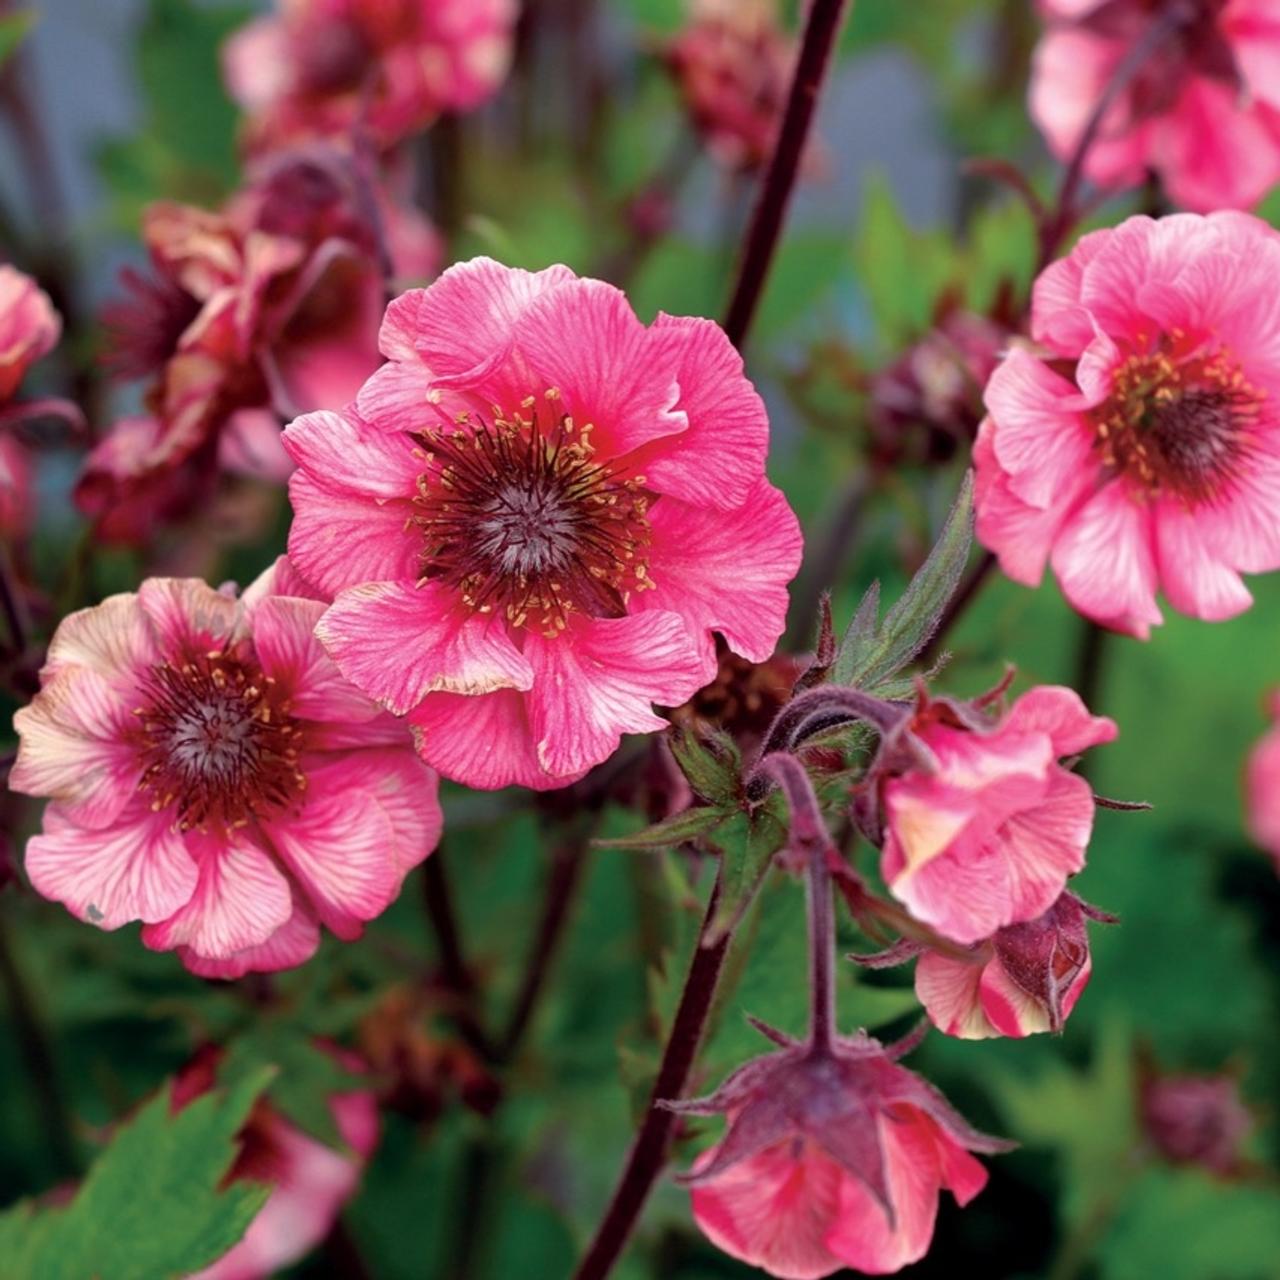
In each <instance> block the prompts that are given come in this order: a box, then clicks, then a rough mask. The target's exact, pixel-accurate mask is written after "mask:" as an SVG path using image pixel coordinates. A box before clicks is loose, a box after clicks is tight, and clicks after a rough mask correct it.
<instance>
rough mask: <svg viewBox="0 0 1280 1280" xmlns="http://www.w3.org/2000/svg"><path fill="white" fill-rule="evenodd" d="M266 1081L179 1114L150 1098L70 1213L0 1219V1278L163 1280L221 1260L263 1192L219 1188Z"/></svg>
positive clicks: (260, 1075) (164, 1100) (34, 1211)
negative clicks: (0, 1266)
mask: <svg viewBox="0 0 1280 1280" xmlns="http://www.w3.org/2000/svg"><path fill="white" fill-rule="evenodd" d="M271 1074H272V1073H271V1072H270V1071H267V1070H260V1071H258V1072H256V1073H254V1074H252V1075H248V1076H246V1077H245V1078H244V1079H243V1080H241V1081H239V1082H238V1083H237V1084H236V1085H234V1086H233V1087H231V1088H229V1089H219V1090H216V1091H214V1092H212V1093H209V1094H206V1095H205V1096H203V1097H201V1098H197V1099H196V1100H195V1101H194V1102H192V1103H189V1104H188V1105H187V1106H185V1107H184V1108H183V1109H182V1110H181V1111H180V1112H178V1114H177V1115H171V1114H170V1100H169V1095H168V1092H167V1091H166V1092H164V1093H162V1094H160V1095H158V1096H157V1097H155V1098H153V1099H152V1100H151V1101H150V1102H149V1103H147V1104H146V1105H145V1106H144V1107H143V1108H142V1110H141V1111H139V1112H138V1113H137V1115H135V1116H134V1117H133V1118H132V1119H131V1120H129V1121H128V1122H126V1123H125V1124H123V1125H122V1126H121V1127H120V1128H119V1130H118V1131H117V1132H116V1135H115V1137H114V1139H113V1140H112V1142H111V1145H110V1146H109V1147H108V1148H107V1149H106V1151H104V1152H103V1154H102V1155H101V1156H99V1158H98V1160H97V1161H96V1162H95V1164H94V1166H93V1168H92V1169H91V1170H90V1171H89V1175H88V1177H86V1178H85V1180H84V1183H83V1184H82V1185H81V1187H80V1190H79V1191H78V1192H77V1194H76V1197H75V1199H74V1200H72V1201H71V1203H70V1204H69V1205H67V1206H66V1207H65V1208H56V1209H38V1208H36V1207H35V1206H34V1205H32V1204H31V1203H30V1202H26V1201H24V1202H23V1203H21V1204H18V1205H16V1206H14V1207H12V1208H10V1209H9V1210H8V1211H6V1212H5V1213H4V1214H3V1215H0V1257H2V1258H3V1259H4V1264H3V1266H4V1275H5V1280H89V1277H93V1280H167V1278H168V1277H171V1276H173V1277H176V1276H185V1275H189V1274H190V1273H192V1272H194V1271H199V1270H201V1269H202V1268H203V1267H206V1266H208V1264H209V1263H211V1262H213V1261H214V1260H215V1259H217V1258H220V1257H221V1256H222V1255H223V1254H224V1253H226V1252H227V1250H228V1249H230V1248H231V1247H232V1245H234V1244H235V1243H236V1242H237V1241H238V1240H239V1239H240V1238H241V1237H242V1236H243V1235H244V1233H245V1231H246V1230H247V1228H248V1226H249V1223H250V1222H252V1221H253V1218H254V1216H255V1215H256V1214H257V1212H258V1210H259V1209H261V1208H262V1205H263V1202H264V1201H265V1200H266V1198H267V1195H268V1194H269V1191H270V1188H269V1187H266V1186H260V1185H255V1184H253V1183H249V1182H242V1181H240V1182H235V1183H233V1184H232V1185H231V1186H229V1187H226V1188H225V1189H223V1188H222V1181H223V1179H224V1178H225V1176H226V1174H227V1171H228V1170H229V1169H230V1168H231V1165H232V1162H233V1161H234V1160H235V1157H236V1154H237V1146H236V1135H237V1134H238V1133H239V1131H240V1129H241V1128H242V1127H243V1125H244V1123H245V1121H246V1120H247V1119H248V1116H249V1112H250V1110H251V1108H252V1107H253V1104H254V1103H255V1102H256V1101H257V1099H258V1097H259V1095H260V1094H261V1093H262V1091H263V1089H265V1088H266V1086H267V1083H268V1081H269V1080H270V1079H271Z"/></svg>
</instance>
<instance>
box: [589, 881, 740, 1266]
mask: <svg viewBox="0 0 1280 1280" xmlns="http://www.w3.org/2000/svg"><path fill="white" fill-rule="evenodd" d="M719 899H720V885H719V881H718V880H717V882H716V887H715V888H714V889H713V890H712V892H711V896H710V898H709V900H708V902H707V911H706V916H705V918H704V920H703V925H702V933H701V934H700V936H699V941H698V944H697V946H696V947H695V948H694V952H693V960H692V962H691V963H690V965H689V973H688V976H687V977H686V978H685V984H684V990H683V992H682V993H681V995H680V1005H679V1007H678V1008H677V1009H676V1016H675V1021H674V1022H673V1023H672V1026H671V1035H670V1037H669V1038H668V1040H667V1046H666V1049H665V1050H664V1051H663V1055H662V1063H661V1065H660V1066H659V1068H658V1078H657V1079H656V1080H655V1081H654V1085H653V1091H652V1092H651V1093H650V1095H649V1103H648V1106H647V1108H646V1109H645V1114H644V1120H643V1121H642V1122H641V1125H640V1130H639V1132H638V1133H637V1134H636V1139H635V1142H634V1143H633V1144H632V1147H631V1151H630V1153H629V1155H628V1156H627V1163H626V1166H625V1167H624V1168H623V1171H622V1176H621V1178H620V1179H619V1180H618V1185H617V1187H616V1189H615V1190H614V1193H613V1199H612V1200H610V1202H609V1207H608V1208H607V1209H606V1210H605V1214H604V1217H603V1218H602V1219H601V1221H600V1225H599V1226H598V1227H597V1228H596V1233H595V1237H594V1238H593V1239H592V1241H591V1244H590V1245H589V1246H588V1248H587V1252H586V1253H585V1254H584V1255H583V1258H582V1261H581V1262H580V1263H579V1264H578V1268H577V1270H576V1271H575V1272H574V1280H604V1277H606V1276H607V1275H608V1274H609V1272H610V1271H612V1270H613V1267H614V1264H615V1263H616V1262H617V1261H618V1258H619V1257H620V1256H621V1254H622V1250H623V1249H624V1248H625V1247H626V1243H627V1241H628V1240H629V1239H630V1238H631V1232H632V1230H633V1229H634V1227H635V1225H636V1221H637V1220H638V1219H639V1217H640V1211H641V1210H642V1209H643V1208H644V1204H645V1201H646V1200H647V1199H648V1198H649V1192H650V1191H651V1190H652V1189H653V1184H654V1183H655V1182H656V1181H657V1180H658V1175H659V1174H660V1173H661V1172H662V1169H663V1167H664V1166H665V1164H666V1162H667V1150H668V1147H669V1146H670V1143H671V1135H672V1132H673V1130H674V1128H675V1124H676V1119H677V1117H676V1114H675V1112H673V1111H668V1110H666V1109H665V1108H663V1107H661V1106H659V1105H658V1104H659V1103H660V1102H670V1101H674V1100H676V1099H678V1098H679V1097H680V1096H681V1095H682V1094H683V1093H684V1090H685V1085H686V1084H687V1083H688V1079H689V1073H690V1072H691V1071H692V1069H693V1064H694V1060H695V1059H696V1058H697V1054H698V1046H699V1044H700V1043H701V1041H702V1033H703V1031H704V1029H705V1028H706V1024H707V1015H708V1014H709V1013H710V1012H711V1004H712V1000H713V998H714V996H715V992H716V984H717V983H718V981H719V979H720V971H721V969H722V968H723V967H724V959H725V955H726V953H727V952H728V950H729V940H730V934H729V933H727V932H726V933H725V934H724V935H723V936H722V937H721V938H720V939H719V940H718V941H717V942H715V943H714V944H713V945H711V946H703V945H702V937H703V936H705V934H706V930H707V928H708V926H709V925H710V923H711V921H712V919H713V917H714V916H715V911H716V907H717V905H718V903H719Z"/></svg>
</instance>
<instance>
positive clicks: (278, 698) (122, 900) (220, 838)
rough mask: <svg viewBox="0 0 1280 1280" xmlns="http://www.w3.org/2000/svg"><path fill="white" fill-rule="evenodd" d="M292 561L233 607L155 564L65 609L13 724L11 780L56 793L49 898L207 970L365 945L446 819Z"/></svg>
mask: <svg viewBox="0 0 1280 1280" xmlns="http://www.w3.org/2000/svg"><path fill="white" fill-rule="evenodd" d="M305 592H306V588H305V587H303V586H302V585H301V584H299V583H298V582H297V581H296V578H295V575H294V574H293V572H292V570H291V569H290V567H289V565H288V562H287V561H281V562H280V563H279V564H278V565H276V566H274V567H273V568H272V569H269V570H268V571H267V572H266V573H265V574H264V575H262V577H260V578H259V579H258V581H257V582H256V583H254V584H253V585H252V586H251V587H250V588H249V589H248V590H247V591H246V592H245V594H244V596H243V597H242V598H241V599H239V600H237V599H235V598H234V597H233V596H232V595H231V594H229V593H224V592H218V591H213V590H212V589H210V588H209V587H207V586H205V584H204V583H203V582H198V581H195V580H193V579H176V578H170V579H164V578H152V579H148V580H147V581H146V582H144V583H143V584H142V586H141V587H140V588H139V590H138V592H137V593H136V594H128V595H117V596H112V597H110V598H109V599H107V600H105V601H104V602H103V603H102V604H100V605H97V606H95V607H94V608H91V609H83V610H81V611H80V612H78V613H73V614H71V615H70V616H68V617H67V618H64V619H63V621H62V623H61V624H60V625H59V627H58V630H57V632H56V633H55V634H54V637H53V640H52V642H51V644H50V646H49V654H48V661H47V662H46V664H45V667H44V669H43V671H42V672H41V689H40V692H39V693H38V694H37V695H36V698H35V700H34V701H33V702H32V704H31V705H30V706H29V707H26V708H25V709H23V710H22V711H19V712H18V714H17V715H16V716H15V717H14V725H15V728H16V729H17V731H18V735H19V747H18V758H17V760H16V762H15V763H14V766H13V770H12V772H11V773H10V775H9V786H10V787H11V788H13V789H14V790H15V791H20V792H23V793H25V794H27V795H35V796H47V797H49V798H50V800H51V801H52V803H51V804H49V805H48V806H47V807H46V809H45V816H44V831H43V834H41V835H38V836H35V837H33V838H32V839H31V840H30V842H29V843H28V845H27V857H26V868H27V874H28V876H29V877H30V879H31V883H32V885H33V886H34V887H35V888H36V889H37V890H38V891H39V892H40V893H42V894H44V895H45V897H48V898H52V899H55V900H56V901H59V902H62V903H64V904H65V905H66V906H67V908H68V909H69V910H70V911H71V912H72V913H73V914H74V915H76V916H78V917H79V918H80V919H82V920H87V921H89V922H90V923H92V924H96V925H98V926H99V927H100V928H103V929H117V928H119V927H120V926H121V925H122V924H125V923H127V922H128V921H131V920H142V921H143V922H144V928H143V930H142V940H143V942H144V943H145V944H146V945H147V946H149V947H152V948H154V949H156V950H170V949H175V948H176V949H177V951H178V954H179V956H180V957H181V959H182V962H183V963H184V964H185V965H186V966H187V968H189V969H191V970H192V971H193V972H195V973H199V974H202V975H204V976H208V977H221V978H231V977H239V976H240V975H242V974H244V973H246V972H248V971H250V970H272V969H285V968H289V967H291V966H293V965H297V964H301V963H302V962H303V961H304V960H306V959H307V958H308V957H309V956H310V955H311V954H312V952H314V951H315V949H316V946H317V945H318V943H319V937H320V925H321V924H322V923H323V924H325V925H327V926H328V928H329V929H330V930H332V932H334V933H335V934H337V935H338V936H339V937H340V938H344V939H347V940H350V939H353V938H357V937H359V936H360V933H361V931H362V929H363V927H364V922H365V921H366V920H371V919H373V918H374V917H375V916H377V915H378V914H379V913H381V912H382V910H383V909H384V908H385V907H386V906H387V904H388V903H389V902H391V901H392V900H393V899H394V898H395V896H396V894H397V893H398V892H399V890H400V884H401V881H402V880H403V879H404V877H405V875H406V874H407V873H408V871H409V870H410V869H411V868H412V867H414V866H416V865H417V864H418V863H419V862H421V861H422V860H423V858H425V857H426V856H427V854H428V853H430V852H431V850H432V848H434V846H435V843H436V840H437V839H438V837H439V834H440V810H439V807H438V805H437V802H436V779H435V775H434V774H433V773H432V772H431V771H430V770H429V769H426V768H425V767H424V766H422V765H421V764H420V763H419V762H418V760H417V759H416V758H415V757H414V754H413V751H412V747H411V745H410V743H409V740H408V736H407V734H406V733H405V732H404V730H403V728H402V727H401V726H399V725H397V724H396V723H395V722H394V721H393V720H391V718H390V717H388V716H385V715H383V714H381V713H380V712H379V711H378V708H377V707H376V706H374V704H373V703H371V702H369V701H368V700H367V699H365V698H364V697H362V696H361V695H360V694H359V693H357V692H356V690H354V689H352V688H351V687H350V686H349V685H347V684H346V682H345V681H344V680H343V679H342V678H341V676H340V675H339V674H338V671H337V669H336V668H335V667H334V666H333V664H332V663H331V662H330V661H329V659H328V658H327V657H326V656H325V654H324V651H323V650H322V649H321V648H320V646H319V644H318V643H317V642H316V641H315V639H314V637H313V634H312V632H313V629H314V627H315V623H316V621H317V619H318V618H319V617H320V615H321V614H322V613H323V612H324V606H323V605H322V604H320V603H319V602H318V601H315V600H312V599H304V598H301V597H302V596H303V595H304V594H305Z"/></svg>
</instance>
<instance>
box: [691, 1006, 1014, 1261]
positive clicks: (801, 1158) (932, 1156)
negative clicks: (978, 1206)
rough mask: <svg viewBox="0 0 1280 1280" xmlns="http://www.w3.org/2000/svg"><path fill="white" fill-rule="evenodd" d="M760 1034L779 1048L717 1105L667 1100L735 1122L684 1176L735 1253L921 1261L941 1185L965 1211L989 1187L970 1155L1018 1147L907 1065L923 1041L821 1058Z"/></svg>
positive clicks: (838, 1049)
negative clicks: (980, 1125)
mask: <svg viewBox="0 0 1280 1280" xmlns="http://www.w3.org/2000/svg"><path fill="white" fill-rule="evenodd" d="M761 1030H763V1031H765V1033H766V1034H767V1035H768V1036H769V1038H770V1039H772V1040H774V1041H775V1043H778V1044H780V1045H781V1046H782V1047H781V1048H780V1049H779V1050H778V1051H777V1052H774V1053H770V1054H766V1055H765V1056H764V1057H761V1058H758V1059H756V1060H755V1061H753V1062H750V1063H748V1064H747V1065H746V1066H744V1067H742V1068H740V1069H739V1070H738V1071H737V1072H735V1073H734V1074H733V1075H732V1076H730V1077H729V1079H728V1080H726V1081H725V1083H724V1084H723V1085H722V1086H721V1087H720V1088H719V1089H718V1090H717V1091H716V1092H715V1093H714V1094H712V1095H711V1096H710V1097H708V1098H704V1099H700V1100H697V1101H691V1102H681V1103H672V1104H669V1105H670V1106H671V1107H672V1109H673V1110H676V1111H679V1112H681V1113H683V1114H689V1115H713V1114H718V1113H724V1114H725V1115H726V1116H727V1117H728V1121H729V1127H728V1130H727V1132H726V1133H725V1136H724V1138H723V1139H722V1140H721V1141H720V1142H719V1143H718V1144H717V1145H716V1146H714V1147H713V1148H711V1149H710V1150H709V1151H707V1152H705V1153H704V1154H703V1155H702V1156H701V1157H700V1158H699V1159H698V1160H697V1161H696V1163H695V1164H694V1167H693V1170H692V1171H691V1173H690V1174H689V1175H688V1176H687V1177H686V1178H685V1181H686V1182H687V1183H688V1184H689V1186H690V1187H691V1188H692V1194H693V1212H694V1217H695V1218H696V1220H697V1222H698V1225H699V1226H700V1227H701V1228H702V1230H703V1231H704V1232H705V1233H706V1235H707V1236H708V1237H709V1238H710V1239H711V1240H712V1242H713V1243H715V1244H716V1245H717V1246H719V1247H720V1248H721V1249H723V1250H725V1252H727V1253H729V1254H731V1255H732V1256H734V1257H736V1258H741V1259H742V1260H744V1261H746V1262H749V1263H752V1264H753V1265H755V1266H759V1267H763V1268H764V1269H765V1270H766V1271H769V1272H770V1273H771V1274H774V1275H778V1276H788V1277H798V1276H805V1277H816V1276H825V1275H829V1274H831V1273H832V1272H834V1271H838V1270H839V1269H841V1268H842V1267H855V1268H857V1269H859V1270H862V1271H868V1272H875V1273H879V1272H886V1271H894V1270H897V1269H898V1268H899V1267H901V1266H904V1265H905V1264H907V1263H908V1262H913V1261H915V1260H916V1259H917V1258H920V1257H922V1256H923V1255H924V1253H925V1251H926V1250H927V1249H928V1247H929V1242H930V1239H931V1238H932V1235H933V1222H934V1217H935V1214H936V1212H937V1203H938V1195H939V1192H940V1191H941V1189H942V1188H943V1187H947V1188H948V1189H949V1190H950V1191H951V1192H952V1194H953V1195H954V1196H955V1198H956V1200H957V1201H958V1202H959V1203H960V1204H966V1203H968V1201H969V1200H971V1199H972V1198H973V1197H974V1196H975V1195H977V1193H978V1192H979V1191H980V1190H981V1189H982V1187H983V1186H984V1185H985V1183H986V1178H987V1175H986V1170H985V1169H984V1168H983V1167H982V1165H981V1164H979V1163H978V1161H976V1160H975V1159H973V1157H972V1156H971V1155H970V1154H969V1152H971V1151H981V1152H988V1153H993V1152H999V1151H1005V1150H1008V1149H1009V1146H1010V1145H1011V1144H1009V1143H1006V1142H1003V1141H1001V1140H1000V1139H997V1138H991V1137H988V1136H986V1135H985V1134H981V1133H979V1132H977V1131H976V1130H975V1129H973V1128H971V1127H970V1126H969V1125H968V1124H967V1123H966V1122H965V1120H964V1119H963V1118H962V1117H961V1116H960V1115H959V1114H958V1113H957V1112H956V1111H954V1110H953V1109H952V1107H951V1106H950V1104H949V1103H948V1102H947V1101H946V1100H945V1099H944V1098H943V1097H942V1095H941V1094H940V1093H938V1092H937V1091H936V1090H935V1089H934V1088H933V1086H932V1085H930V1084H929V1083H928V1082H926V1081H925V1080H923V1079H922V1078H921V1077H920V1076H918V1075H916V1074H915V1073H914V1072H912V1071H908V1070H907V1069H906V1068H905V1067H901V1066H899V1065H898V1064H897V1061H896V1059H897V1058H898V1057H899V1056H900V1055H901V1053H903V1052H906V1051H907V1049H908V1048H910V1047H913V1045H914V1038H912V1043H910V1044H908V1043H905V1042H904V1043H903V1044H900V1045H898V1046H890V1047H889V1048H885V1047H884V1046H882V1045H881V1044H880V1043H879V1042H878V1041H876V1040H873V1039H871V1038H870V1037H868V1036H867V1035H866V1034H865V1033H859V1034H858V1035H857V1036H856V1037H852V1038H843V1037H842V1038H840V1039H838V1040H836V1041H835V1043H834V1044H832V1045H831V1047H830V1048H828V1049H825V1050H815V1049H814V1048H812V1047H811V1046H809V1045H808V1044H804V1045H802V1044H799V1043H797V1042H794V1041H791V1040H790V1039H789V1038H788V1037H786V1036H783V1035H781V1034H780V1033H778V1032H774V1031H772V1030H771V1029H768V1028H764V1027H762V1028H761ZM784 1191H785V1194H781V1193H783V1192H784Z"/></svg>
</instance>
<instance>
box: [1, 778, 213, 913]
mask: <svg viewBox="0 0 1280 1280" xmlns="http://www.w3.org/2000/svg"><path fill="white" fill-rule="evenodd" d="M26 867H27V875H28V877H29V878H30V880H31V883H32V885H33V886H34V888H35V889H36V891H37V892H38V893H40V894H42V895H43V896H44V897H46V898H52V899H53V900H54V901H55V902H61V903H63V904H64V905H65V906H66V908H67V910H68V911H70V912H71V914H72V915H74V916H77V917H78V918H79V919H81V920H86V921H88V922H89V923H90V924H96V925H97V926H98V927H99V928H100V929H118V928H119V927H120V926H121V925H122V924H127V923H128V922H129V921H131V920H144V921H147V922H148V923H151V922H154V921H158V920H164V919H167V918H168V917H169V916H171V915H172V914H173V913H174V912H175V911H177V910H178V909H179V908H180V907H182V906H183V905H185V903H186V902H187V901H188V900H189V899H190V897H191V895H192V894H193V893H194V892H195V888H196V882H197V878H198V875H197V871H196V864H195V863H194V862H193V861H192V860H191V856H190V854H189V853H188V852H187V847H186V844H185V842H184V840H183V838H182V836H181V835H180V834H178V832H176V831H175V830H174V829H173V824H172V820H171V818H170V816H169V815H168V814H165V813H159V814H153V813H152V812H151V811H150V809H149V808H148V807H147V806H146V805H145V804H144V803H143V802H142V801H135V802H134V804H133V805H132V806H131V807H130V808H129V809H127V810H126V811H125V813H124V814H123V815H122V817H121V818H120V820H119V821H118V822H117V823H116V824H115V826H113V827H108V828H106V829H105V830H101V831H96V830H90V829H88V828H86V827H82V826H79V825H78V824H76V823H74V822H72V821H71V820H70V819H69V818H68V816H67V814H66V812H65V811H64V810H63V808H62V806H61V805H59V804H57V803H56V802H55V803H54V804H51V805H49V806H48V808H46V809H45V815H44V832H43V834H41V835H38V836H33V837H32V838H31V839H30V840H29V841H28V842H27V858H26Z"/></svg>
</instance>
